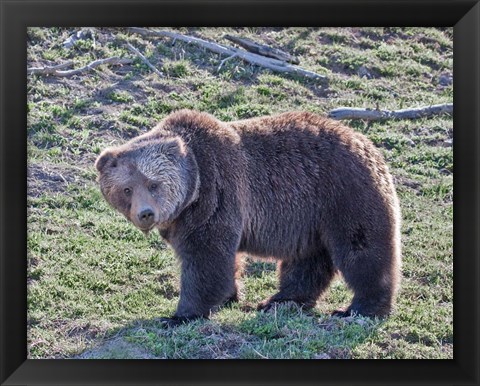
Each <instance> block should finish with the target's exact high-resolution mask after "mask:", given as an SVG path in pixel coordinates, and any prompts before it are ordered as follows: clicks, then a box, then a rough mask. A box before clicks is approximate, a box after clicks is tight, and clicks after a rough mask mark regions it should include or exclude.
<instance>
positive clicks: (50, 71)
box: [27, 56, 133, 77]
mask: <svg viewBox="0 0 480 386" xmlns="http://www.w3.org/2000/svg"><path fill="white" fill-rule="evenodd" d="M132 62H133V60H132V59H129V58H119V57H116V56H115V57H112V58H106V59H98V60H94V61H93V62H90V63H88V64H87V65H86V66H83V67H80V68H76V69H74V70H66V71H60V70H59V68H65V67H68V66H67V63H63V64H61V65H58V66H51V67H40V68H28V69H27V73H28V74H36V75H53V76H60V77H66V76H72V75H78V74H81V73H82V72H85V71H89V70H92V69H94V68H95V67H98V66H102V65H105V64H111V65H119V64H130V63H132ZM68 64H69V65H72V64H73V63H70V62H69V63H68Z"/></svg>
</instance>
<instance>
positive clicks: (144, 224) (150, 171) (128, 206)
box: [95, 137, 199, 233]
mask: <svg viewBox="0 0 480 386" xmlns="http://www.w3.org/2000/svg"><path fill="white" fill-rule="evenodd" d="M95 167H96V168H97V170H98V172H99V177H98V181H99V183H100V188H101V191H102V194H103V196H104V197H105V199H106V200H107V201H108V202H109V204H110V205H111V206H112V207H113V208H115V209H116V210H118V211H119V212H120V213H122V214H123V215H124V216H125V217H126V218H127V219H128V220H130V221H131V222H132V223H133V224H134V225H135V226H136V227H137V228H139V229H140V230H142V231H143V232H145V233H148V232H149V231H150V230H151V229H153V228H154V227H158V228H162V227H165V226H166V225H168V224H169V223H171V222H172V221H173V220H174V219H175V218H176V217H177V216H178V215H179V214H180V213H181V212H182V210H183V209H185V208H186V207H187V206H188V205H190V204H191V203H192V202H193V201H194V200H195V199H196V198H197V196H198V187H199V176H198V168H197V164H196V161H195V157H194V156H193V154H192V153H191V152H190V151H189V150H188V148H187V146H186V145H185V143H184V141H183V140H182V139H181V138H178V137H170V138H148V137H143V138H142V137H139V138H138V139H135V140H133V141H130V142H128V143H126V144H125V145H122V146H119V147H115V148H108V149H105V150H104V151H103V152H102V153H101V154H100V156H99V157H98V158H97V160H96V162H95Z"/></svg>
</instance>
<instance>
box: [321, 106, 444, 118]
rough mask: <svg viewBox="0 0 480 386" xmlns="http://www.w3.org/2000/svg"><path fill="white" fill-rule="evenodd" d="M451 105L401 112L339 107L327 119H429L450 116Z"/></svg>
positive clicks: (403, 110) (417, 108)
mask: <svg viewBox="0 0 480 386" xmlns="http://www.w3.org/2000/svg"><path fill="white" fill-rule="evenodd" d="M452 113H453V103H445V104H440V105H432V106H424V107H416V108H411V109H402V110H372V109H361V108H354V107H340V108H338V109H334V110H331V111H330V112H329V114H328V116H329V118H333V119H337V120H341V119H365V120H367V121H378V120H383V119H417V118H423V117H431V116H433V115H440V114H452Z"/></svg>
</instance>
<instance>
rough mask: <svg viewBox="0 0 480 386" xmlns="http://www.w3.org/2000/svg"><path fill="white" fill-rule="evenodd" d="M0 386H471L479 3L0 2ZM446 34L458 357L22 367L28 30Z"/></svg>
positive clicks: (474, 368) (475, 371) (475, 358)
mask: <svg viewBox="0 0 480 386" xmlns="http://www.w3.org/2000/svg"><path fill="white" fill-rule="evenodd" d="M0 7H1V8H0V12H1V13H0V18H1V19H0V25H1V63H0V72H1V78H0V87H1V94H0V98H1V111H0V119H1V130H0V143H1V175H0V188H1V190H0V194H1V195H0V205H1V207H0V214H1V225H0V226H1V228H0V230H1V232H0V237H1V260H0V264H1V265H0V274H1V303H0V304H1V312H0V314H1V324H0V339H1V340H0V346H1V347H0V349H1V351H0V383H1V384H2V385H27V384H32V385H40V384H41V385H46V384H48V385H49V384H52V385H54V384H62V385H69V384H77V385H80V384H92V385H93V384H95V385H99V384H110V385H120V384H121V385H129V384H132V385H133V384H135V385H150V384H151V385H153V384H156V385H170V384H171V385H174V384H175V385H180V384H181V385H190V384H191V385H194V384H195V385H200V384H202V385H215V384H222V385H228V384H230V385H296V384H299V385H300V384H305V385H307V384H309V385H313V384H315V385H317V384H318V385H320V384H358V385H360V384H365V385H366V384H383V385H388V384H397V385H400V384H411V385H420V384H432V385H433V384H435V385H478V384H479V380H480V372H479V367H478V363H480V358H479V325H480V318H479V303H480V298H479V283H480V280H479V279H480V275H479V239H480V232H479V230H480V229H479V184H480V175H479V165H480V163H479V157H478V150H479V149H480V142H479V129H480V125H479V123H480V99H479V94H480V4H479V3H478V1H472V0H457V1H454V0H436V1H434V0H426V1H422V0H417V1H411V0H404V1H402V0H395V1H377V0H373V1H372V0H357V1H355V0H337V1H333V0H330V1H305V0H298V1H295V0H286V1H283V0H276V1H267V0H257V1H252V0H245V1H237V0H234V1H216V0H199V1H193V0H186V1H167V0H164V1H150V0H139V1H134V0H125V1H122V0H116V1H106V0H104V1H78V0H74V1H62V2H59V1H52V0H50V1H49V0H36V1H31V0H0ZM126 25H135V26H227V25H228V26H425V27H428V26H438V27H440V26H442V27H447V26H453V27H454V106H455V107H454V127H455V131H454V139H455V141H454V143H455V145H454V256H455V259H454V261H455V263H454V272H455V280H454V307H455V309H454V358H453V359H452V360H398V361H367V360H357V361H340V360H334V361H325V360H323V361H320V360H310V361H300V360H289V361H285V360H282V361H280V360H277V361H260V360H243V361H241V360H235V361H204V360H195V361H189V360H183V361H174V360H167V361H155V360H144V361H142V360H27V344H26V341H27V336H26V334H27V329H26V320H27V318H26V307H27V299H26V295H27V290H26V284H27V283H26V270H27V263H26V253H27V248H26V225H27V210H26V209H27V202H26V189H27V183H26V181H27V152H26V144H27V141H26V116H27V111H26V106H27V104H26V42H27V39H26V36H27V34H26V29H27V27H30V26H126Z"/></svg>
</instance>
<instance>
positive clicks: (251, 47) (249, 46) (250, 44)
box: [225, 35, 300, 64]
mask: <svg viewBox="0 0 480 386" xmlns="http://www.w3.org/2000/svg"><path fill="white" fill-rule="evenodd" d="M225 39H228V40H230V41H231V42H234V43H237V44H238V45H239V46H240V47H243V48H245V49H246V50H247V51H250V52H253V53H254V54H258V55H262V56H266V57H268V58H275V59H278V60H283V61H284V62H289V63H293V64H298V63H300V61H299V60H298V58H297V57H295V56H293V55H290V54H289V53H288V52H285V51H282V50H279V49H278V48H274V47H269V46H267V45H265V44H259V43H256V42H254V41H253V40H251V39H247V38H240V37H238V36H231V35H225Z"/></svg>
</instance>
